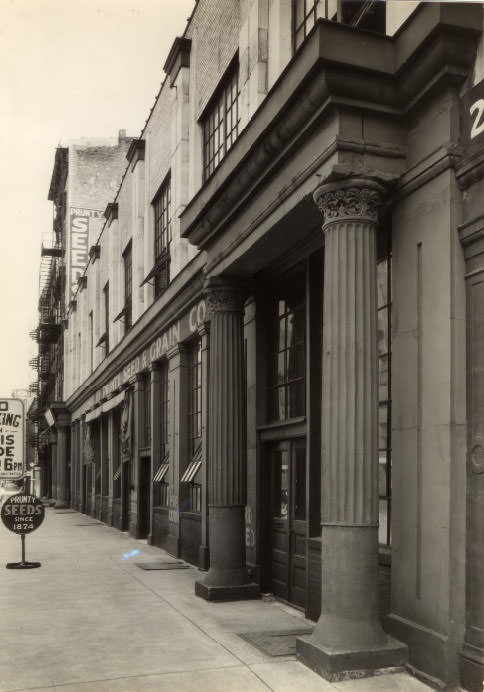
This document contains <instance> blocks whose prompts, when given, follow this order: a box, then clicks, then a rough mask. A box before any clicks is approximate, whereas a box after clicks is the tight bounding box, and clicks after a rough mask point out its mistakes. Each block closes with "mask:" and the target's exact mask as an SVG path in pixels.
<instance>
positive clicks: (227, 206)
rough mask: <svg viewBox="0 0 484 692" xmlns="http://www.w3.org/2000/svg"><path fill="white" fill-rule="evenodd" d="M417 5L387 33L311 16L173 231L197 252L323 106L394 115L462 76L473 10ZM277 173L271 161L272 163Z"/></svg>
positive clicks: (471, 45) (471, 40)
mask: <svg viewBox="0 0 484 692" xmlns="http://www.w3.org/2000/svg"><path fill="white" fill-rule="evenodd" d="M431 4H432V3H425V4H424V5H423V6H422V8H421V9H419V10H418V11H416V12H415V15H414V16H413V18H412V21H411V22H409V23H408V25H407V26H406V28H405V30H404V31H403V32H402V33H400V34H399V35H398V36H397V37H395V38H391V37H387V36H381V35H377V34H371V33H368V32H361V31H358V30H355V29H352V28H351V27H346V26H344V25H341V24H338V23H335V22H328V21H325V20H319V21H318V22H317V26H316V27H315V29H314V31H313V32H312V34H311V35H310V36H309V37H308V39H307V40H306V42H305V44H303V46H302V48H301V49H300V50H299V51H298V52H297V54H296V56H295V57H294V58H293V60H292V61H291V63H290V64H289V66H288V67H287V68H286V70H285V71H284V73H283V74H282V75H281V77H280V78H279V80H278V82H276V84H275V85H274V87H273V88H272V89H271V91H270V92H269V94H268V95H267V97H266V99H265V100H264V102H263V104H262V105H261V107H260V108H259V110H258V111H257V112H256V114H255V115H254V117H253V118H252V120H251V122H250V124H249V126H248V127H247V128H246V129H245V130H244V131H243V132H242V133H241V134H240V136H239V138H238V140H237V141H236V142H235V144H234V145H233V147H232V149H231V150H230V152H229V153H228V154H227V156H226V157H225V158H224V160H223V161H222V162H221V164H220V165H219V167H218V168H217V170H216V171H215V173H214V174H213V175H212V176H211V177H210V178H209V180H208V181H207V182H206V183H205V184H204V185H203V187H202V188H201V189H200V191H199V192H198V193H197V194H196V195H195V197H194V198H193V199H192V200H191V202H190V204H189V205H188V206H187V207H186V208H185V210H184V211H183V213H182V214H181V217H180V220H181V235H182V236H183V237H186V238H188V239H189V241H190V242H191V243H193V244H195V245H197V246H198V247H199V248H205V247H207V245H208V244H210V242H211V241H212V240H213V238H214V237H215V236H216V235H218V234H219V233H220V232H222V230H223V228H224V227H225V226H226V225H227V223H228V221H229V220H230V219H231V218H233V217H234V215H235V214H236V213H237V211H238V210H239V209H240V208H242V206H243V205H244V204H246V200H247V197H248V195H249V193H250V194H252V193H253V191H254V190H255V189H256V188H257V187H260V186H261V185H262V184H263V183H264V182H265V181H267V179H268V178H269V177H270V175H271V174H272V171H273V170H274V162H275V161H276V160H279V162H281V160H282V158H283V156H287V155H289V154H290V152H291V151H292V150H293V149H294V147H295V146H296V144H297V142H298V139H299V138H300V137H302V136H304V134H305V133H307V132H309V129H310V128H311V127H312V126H314V124H315V123H316V121H317V120H319V119H320V118H322V117H323V116H324V114H325V113H326V112H327V111H328V110H329V109H331V108H333V109H338V108H344V107H349V106H351V107H352V108H360V109H362V110H366V111H371V110H375V111H376V112H377V113H378V114H379V116H383V117H388V118H390V119H396V120H402V121H404V119H405V118H406V117H407V116H408V114H409V111H410V110H412V109H414V108H416V107H417V106H418V105H419V104H420V103H421V102H422V100H423V99H425V98H426V97H428V95H429V94H430V93H432V92H433V91H435V90H436V89H438V88H441V87H442V86H443V84H444V83H449V82H450V83H452V84H455V83H458V82H461V81H462V80H463V79H464V78H465V76H466V75H467V70H468V69H469V68H470V66H471V63H472V60H473V59H474V56H475V49H476V42H477V38H478V36H479V35H480V30H478V29H476V28H475V27H478V26H480V25H481V23H480V22H479V21H477V19H479V18H480V17H481V14H482V9H481V7H480V6H479V7H476V6H475V4H474V3H472V6H467V7H465V8H461V9H460V11H459V12H456V11H455V8H450V9H448V8H442V7H440V5H441V3H435V5H439V7H437V8H435V7H428V5H431ZM279 170H280V167H279Z"/></svg>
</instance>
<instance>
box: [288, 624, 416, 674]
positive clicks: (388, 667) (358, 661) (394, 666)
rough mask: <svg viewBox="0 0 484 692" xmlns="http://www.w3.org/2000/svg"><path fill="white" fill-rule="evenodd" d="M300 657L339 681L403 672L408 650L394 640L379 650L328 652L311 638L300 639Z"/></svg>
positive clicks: (330, 650) (297, 639)
mask: <svg viewBox="0 0 484 692" xmlns="http://www.w3.org/2000/svg"><path fill="white" fill-rule="evenodd" d="M296 657H297V659H298V661H300V662H301V663H304V665H306V666H307V667H308V668H310V669H311V670H313V671H314V672H315V673H317V674H318V675H320V676H321V677H322V678H324V679H325V680H329V681H330V682H336V681H341V680H351V679H353V678H364V677H369V676H371V675H381V674H382V673H384V672H386V673H389V672H399V671H401V670H403V669H404V668H403V667H404V665H405V663H407V661H408V647H407V645H406V644H402V643H401V642H397V641H396V640H395V639H392V638H391V637H386V641H385V642H384V643H383V644H382V645H381V646H378V647H375V648H369V649H361V650H359V651H345V650H343V649H341V650H336V649H328V648H325V647H323V646H321V645H320V644H316V643H314V642H312V641H310V639H309V635H308V637H307V638H304V637H297V638H296Z"/></svg>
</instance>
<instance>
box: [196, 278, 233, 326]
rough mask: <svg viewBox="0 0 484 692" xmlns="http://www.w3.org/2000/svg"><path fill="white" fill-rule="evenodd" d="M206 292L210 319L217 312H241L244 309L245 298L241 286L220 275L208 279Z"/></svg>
mask: <svg viewBox="0 0 484 692" xmlns="http://www.w3.org/2000/svg"><path fill="white" fill-rule="evenodd" d="M204 294H205V300H206V302H207V318H208V319H209V320H210V319H211V318H212V317H213V316H214V314H216V313H219V312H240V311H241V309H242V305H243V300H242V295H241V291H240V289H239V287H238V286H235V285H232V284H231V283H229V282H228V281H225V280H222V279H219V278H218V277H215V278H210V279H209V280H208V282H207V283H206V286H205V290H204Z"/></svg>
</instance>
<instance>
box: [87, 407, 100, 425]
mask: <svg viewBox="0 0 484 692" xmlns="http://www.w3.org/2000/svg"><path fill="white" fill-rule="evenodd" d="M100 415H101V406H98V407H97V408H95V409H94V410H93V411H89V413H86V423H90V422H91V421H92V420H95V419H96V418H99V416H100Z"/></svg>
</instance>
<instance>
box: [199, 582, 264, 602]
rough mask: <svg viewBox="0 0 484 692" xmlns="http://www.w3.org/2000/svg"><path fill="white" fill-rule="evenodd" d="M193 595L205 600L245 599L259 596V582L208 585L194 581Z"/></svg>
mask: <svg viewBox="0 0 484 692" xmlns="http://www.w3.org/2000/svg"><path fill="white" fill-rule="evenodd" d="M195 595H196V596H199V597H200V598H204V599H205V600H206V601H247V600H250V599H254V598H260V588H259V584H254V583H250V584H240V585H238V586H210V585H209V584H204V583H203V582H201V581H196V582H195Z"/></svg>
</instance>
